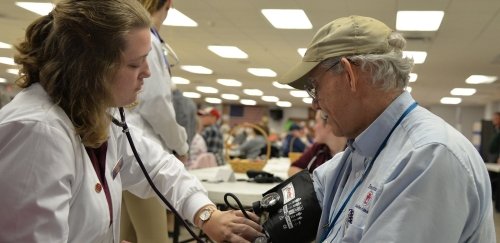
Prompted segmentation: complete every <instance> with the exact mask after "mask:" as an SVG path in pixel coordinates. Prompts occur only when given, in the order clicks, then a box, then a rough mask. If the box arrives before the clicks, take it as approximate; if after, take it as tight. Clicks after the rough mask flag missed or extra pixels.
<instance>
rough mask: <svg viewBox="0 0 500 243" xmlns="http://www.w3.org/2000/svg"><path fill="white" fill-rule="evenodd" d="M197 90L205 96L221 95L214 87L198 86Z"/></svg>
mask: <svg viewBox="0 0 500 243" xmlns="http://www.w3.org/2000/svg"><path fill="white" fill-rule="evenodd" d="M196 90H198V91H200V92H202V93H205V94H216V93H219V90H218V89H216V88H214V87H209V86H196Z"/></svg>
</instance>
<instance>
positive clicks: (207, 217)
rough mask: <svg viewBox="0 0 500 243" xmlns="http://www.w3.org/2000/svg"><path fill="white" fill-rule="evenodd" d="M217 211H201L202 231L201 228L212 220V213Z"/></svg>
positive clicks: (212, 209)
mask: <svg viewBox="0 0 500 243" xmlns="http://www.w3.org/2000/svg"><path fill="white" fill-rule="evenodd" d="M214 211H215V209H214V208H213V207H206V208H204V209H202V210H201V213H200V216H199V218H200V222H201V223H200V229H201V227H203V224H204V223H205V222H207V221H208V220H210V217H212V213H213V212H214Z"/></svg>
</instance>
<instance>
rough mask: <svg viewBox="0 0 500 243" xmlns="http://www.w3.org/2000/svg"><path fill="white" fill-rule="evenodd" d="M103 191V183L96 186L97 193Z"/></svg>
mask: <svg viewBox="0 0 500 243" xmlns="http://www.w3.org/2000/svg"><path fill="white" fill-rule="evenodd" d="M101 191H102V186H101V183H97V184H95V192H97V193H100V192H101Z"/></svg>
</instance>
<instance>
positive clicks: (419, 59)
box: [403, 51, 427, 64]
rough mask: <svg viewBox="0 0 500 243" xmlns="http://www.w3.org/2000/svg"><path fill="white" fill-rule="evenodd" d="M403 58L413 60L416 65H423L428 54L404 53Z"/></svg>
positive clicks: (421, 52) (422, 52)
mask: <svg viewBox="0 0 500 243" xmlns="http://www.w3.org/2000/svg"><path fill="white" fill-rule="evenodd" d="M403 56H404V57H411V58H413V62H414V63H415V64H422V63H424V62H425V58H426V57H427V52H425V51H403Z"/></svg>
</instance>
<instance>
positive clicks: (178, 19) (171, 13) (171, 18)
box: [163, 8, 198, 27]
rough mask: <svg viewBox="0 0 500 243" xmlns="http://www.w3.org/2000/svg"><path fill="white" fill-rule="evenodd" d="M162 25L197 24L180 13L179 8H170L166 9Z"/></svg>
mask: <svg viewBox="0 0 500 243" xmlns="http://www.w3.org/2000/svg"><path fill="white" fill-rule="evenodd" d="M163 25H170V26H182V27H196V26H198V23H196V21H194V20H192V19H191V18H189V17H188V16H186V15H184V14H183V13H181V12H180V11H179V10H177V9H175V8H170V9H169V10H168V15H167V18H166V19H165V21H163Z"/></svg>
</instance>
